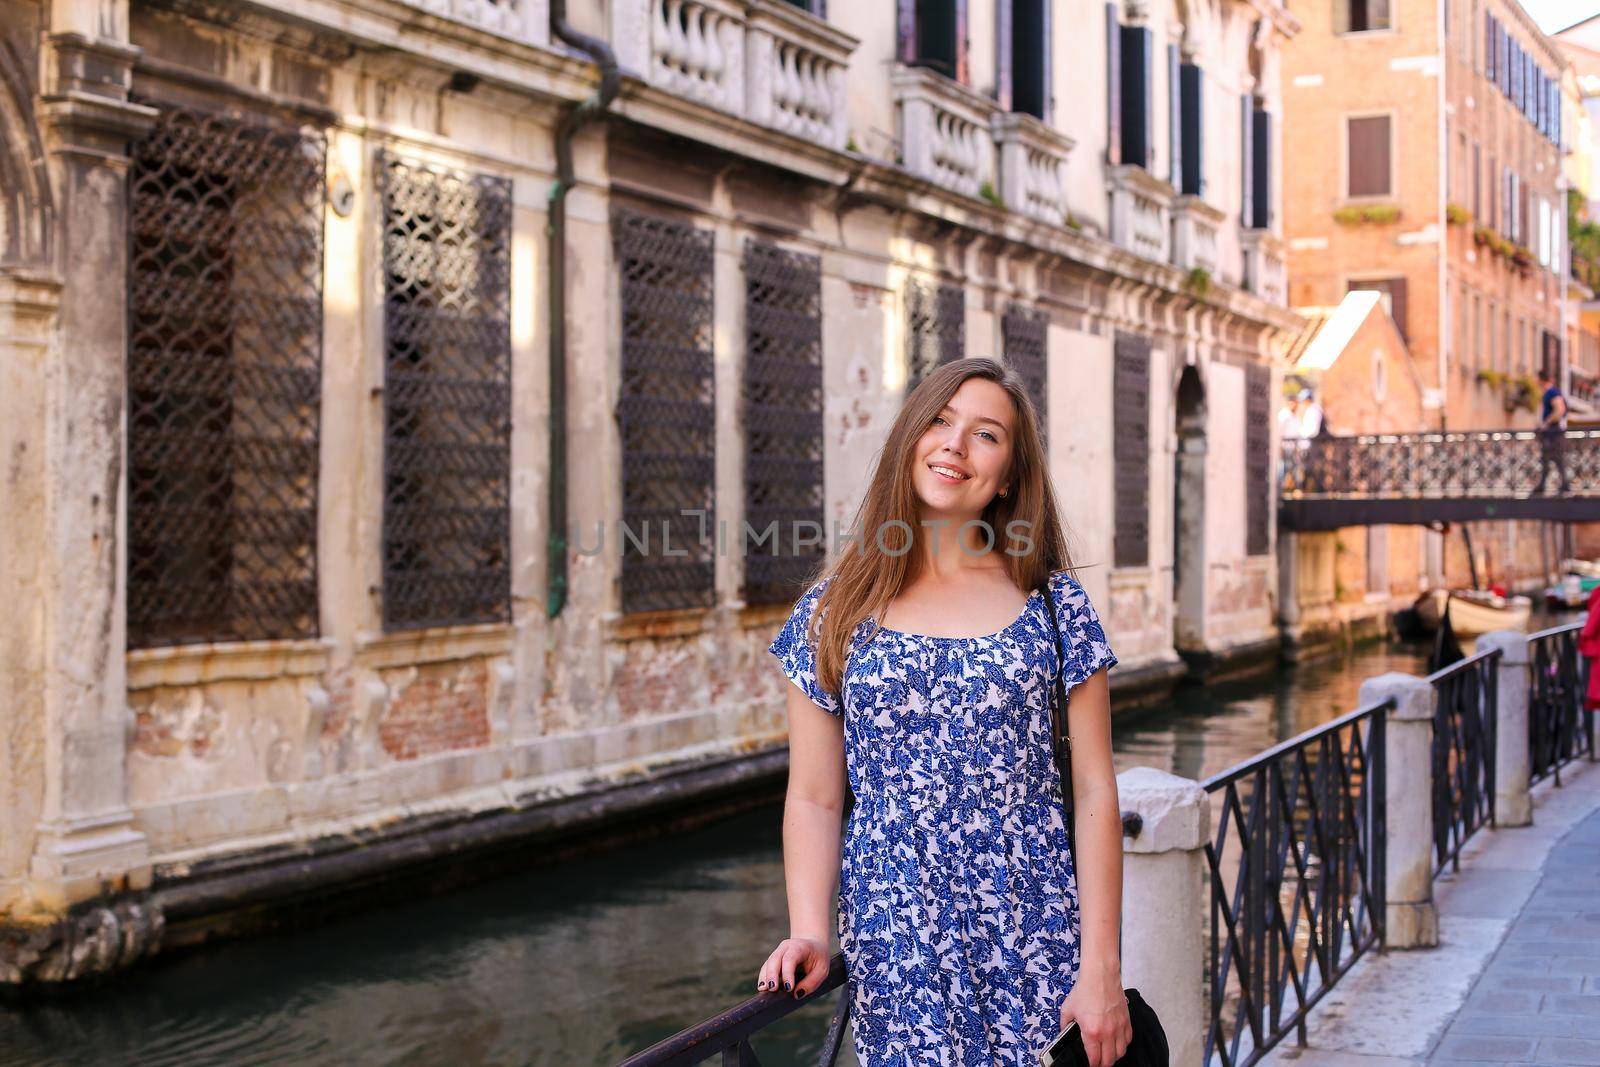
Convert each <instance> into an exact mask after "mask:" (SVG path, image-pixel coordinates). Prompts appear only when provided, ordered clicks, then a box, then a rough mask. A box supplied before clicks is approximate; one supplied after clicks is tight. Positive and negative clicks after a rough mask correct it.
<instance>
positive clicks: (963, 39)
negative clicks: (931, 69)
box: [955, 0, 972, 85]
mask: <svg viewBox="0 0 1600 1067" xmlns="http://www.w3.org/2000/svg"><path fill="white" fill-rule="evenodd" d="M955 23H956V27H955V33H956V81H958V82H960V83H961V84H962V85H971V84H972V80H971V71H970V70H969V69H968V65H967V45H968V43H969V42H968V41H967V0H955Z"/></svg>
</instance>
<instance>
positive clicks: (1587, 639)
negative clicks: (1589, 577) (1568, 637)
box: [1578, 585, 1600, 710]
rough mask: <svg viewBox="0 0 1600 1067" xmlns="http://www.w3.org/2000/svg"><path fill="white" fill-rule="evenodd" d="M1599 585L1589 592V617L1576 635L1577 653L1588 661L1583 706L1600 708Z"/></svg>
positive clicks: (1593, 708) (1594, 708) (1592, 708)
mask: <svg viewBox="0 0 1600 1067" xmlns="http://www.w3.org/2000/svg"><path fill="white" fill-rule="evenodd" d="M1597 608H1600V585H1597V586H1595V587H1594V589H1593V591H1592V592H1590V593H1589V617H1588V618H1587V619H1585V620H1584V623H1583V632H1582V633H1580V634H1579V635H1578V655H1580V656H1582V657H1583V658H1584V659H1586V660H1588V661H1589V688H1588V691H1587V692H1585V693H1584V700H1583V706H1584V707H1586V708H1589V709H1591V710H1600V668H1597V667H1596V665H1595V660H1597V659H1600V610H1596V609H1597Z"/></svg>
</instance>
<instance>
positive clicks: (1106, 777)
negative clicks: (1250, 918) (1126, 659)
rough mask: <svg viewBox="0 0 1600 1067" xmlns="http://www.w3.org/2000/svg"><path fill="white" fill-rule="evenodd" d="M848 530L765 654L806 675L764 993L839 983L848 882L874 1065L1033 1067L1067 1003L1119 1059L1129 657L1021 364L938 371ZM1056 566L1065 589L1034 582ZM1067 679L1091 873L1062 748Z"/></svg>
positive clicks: (1065, 1014)
mask: <svg viewBox="0 0 1600 1067" xmlns="http://www.w3.org/2000/svg"><path fill="white" fill-rule="evenodd" d="M974 520H981V521H974ZM853 533H854V534H855V535H856V536H857V538H858V539H857V540H856V541H854V542H847V543H846V546H845V547H844V548H842V549H841V550H840V551H839V552H838V554H836V555H835V556H834V558H833V559H832V560H831V561H830V562H829V564H828V565H827V566H826V568H825V569H824V570H823V572H822V576H821V577H820V579H819V580H818V581H817V582H816V583H815V584H813V585H812V586H811V587H810V588H808V589H807V591H806V592H805V594H804V595H803V596H801V598H800V600H799V601H798V602H797V603H796V604H795V607H794V611H793V612H792V614H791V615H790V616H789V619H788V621H787V623H786V624H785V625H784V627H783V629H782V630H781V631H780V632H779V634H778V636H777V638H776V639H775V640H774V641H773V642H772V645H771V647H770V648H769V651H770V652H772V653H773V654H774V655H775V656H777V657H778V660H779V661H780V663H781V664H782V666H783V670H784V673H785V674H787V675H788V676H789V678H790V679H792V680H793V681H794V683H795V687H794V688H793V689H792V690H791V691H790V693H789V702H788V713H789V751H790V765H789V787H788V795H787V799H786V802H785V807H784V818H783V849H784V873H785V881H786V883H787V890H788V902H789V925H790V936H789V937H788V938H786V939H785V940H784V941H782V942H781V943H780V944H779V945H778V947H777V948H775V949H774V950H773V951H772V954H771V956H769V957H768V959H767V961H766V963H765V964H764V965H763V966H762V967H761V971H760V974H759V975H758V977H757V980H756V981H757V988H758V989H762V990H769V991H774V992H777V993H780V994H781V995H790V994H792V995H793V996H796V997H801V996H805V995H807V994H809V993H811V992H813V991H814V990H815V989H816V987H817V986H818V985H819V984H820V983H821V982H822V980H823V978H824V977H825V976H826V974H827V970H828V957H829V937H828V932H829V931H828V927H829V922H828V917H829V911H830V909H831V907H832V904H833V900H834V890H835V887H836V884H837V888H838V890H839V897H838V899H839V917H838V932H839V943H840V948H841V949H842V951H843V952H844V955H845V960H846V965H847V972H848V974H849V976H850V981H851V984H852V989H853V993H852V996H853V999H852V1002H851V1019H852V1026H853V1027H854V1033H855V1045H856V1053H857V1057H858V1058H859V1059H860V1061H861V1064H862V1067H890V1065H893V1067H925V1065H934V1064H938V1065H944V1067H995V1065H1002V1064H1003V1065H1006V1067H1013V1065H1014V1067H1037V1064H1038V1063H1039V1053H1040V1052H1041V1051H1043V1050H1044V1049H1045V1048H1046V1047H1047V1046H1048V1045H1049V1043H1050V1041H1051V1040H1052V1039H1053V1038H1054V1037H1055V1035H1056V1034H1057V1033H1058V1032H1059V1031H1060V1029H1061V1028H1062V1027H1063V1026H1065V1025H1066V1024H1067V1023H1068V1022H1069V1021H1076V1022H1077V1024H1078V1026H1079V1027H1080V1029H1081V1031H1082V1034H1083V1038H1084V1045H1085V1047H1086V1049H1087V1051H1088V1053H1089V1062H1090V1064H1091V1065H1092V1067H1109V1065H1110V1064H1112V1063H1114V1062H1115V1061H1116V1060H1117V1059H1118V1058H1119V1057H1120V1056H1121V1055H1122V1053H1123V1052H1124V1051H1125V1050H1126V1048H1127V1046H1128V1043H1129V1041H1130V1040H1131V1038H1132V1027H1131V1024H1130V1022H1129V1018H1128V1008H1127V1003H1126V1000H1125V999H1124V996H1123V991H1122V976H1121V962H1120V958H1119V954H1118V928H1119V923H1120V918H1121V900H1122V830H1121V822H1120V818H1119V814H1118V807H1117V785H1116V778H1115V775H1114V773H1113V771H1112V766H1111V714H1110V703H1109V696H1108V690H1107V684H1106V677H1105V672H1106V670H1107V669H1108V668H1109V667H1110V666H1112V665H1113V664H1114V663H1115V662H1116V657H1115V656H1113V655H1112V653H1111V649H1110V648H1109V647H1108V646H1107V644H1106V640H1105V634H1104V632H1103V630H1102V629H1101V626H1100V623H1099V620H1098V618H1097V616H1096V615H1095V611H1094V608H1093V607H1092V606H1091V605H1090V603H1089V599H1088V597H1087V596H1086V595H1085V594H1084V591H1083V589H1082V588H1081V587H1080V586H1079V585H1078V583H1077V582H1076V581H1075V580H1074V579H1073V578H1072V577H1071V575H1070V574H1069V573H1068V569H1069V568H1070V566H1071V563H1070V561H1069V559H1068V557H1067V551H1066V547H1065V532H1064V530H1063V528H1062V526H1061V523H1060V520H1059V517H1058V515H1057V511H1056V500H1055V493H1054V491H1053V490H1052V488H1051V485H1050V479H1049V475H1048V471H1047V469H1046V464H1045V456H1044V450H1043V445H1042V444H1041V442H1040V437H1039V426H1038V418H1037V416H1036V414H1035V412H1034V409H1033V406H1032V403H1031V402H1030V401H1029V399H1028V396H1027V392H1026V389H1025V387H1024V385H1023V383H1022V382H1021V380H1020V379H1019V378H1018V377H1017V376H1016V375H1015V374H1014V373H1012V372H1011V371H1008V370H1007V369H1006V368H1005V367H1004V366H1003V365H1001V364H999V363H997V362H995V361H994V360H990V359H963V360H957V361H955V362H952V363H947V364H945V365H943V366H941V367H939V368H938V369H936V370H935V371H933V372H932V373H931V374H929V375H928V377H927V378H926V379H924V380H923V382H922V383H921V384H920V385H918V386H917V388H916V389H915V390H914V391H913V392H912V394H911V395H910V396H909V397H908V398H907V400H906V402H905V405H904V406H903V408H902V409H901V411H900V414H899V416H898V417H897V418H896V419H895V422H894V425H893V426H892V427H891V428H890V430H889V436H888V440H887V441H886V443H885V445H884V448H883V451H882V452H881V453H880V455H879V459H878V464H877V468H876V470H875V471H874V472H873V474H872V478H871V481H870V483H869V485H868V488H867V493H866V496H865V498H864V499H863V500H862V502H861V505H860V508H859V510H858V512H857V515H856V525H855V527H854V530H853ZM1047 576H1048V581H1049V591H1050V597H1049V603H1048V604H1046V603H1045V598H1044V597H1043V596H1042V595H1041V594H1040V593H1039V592H1038V590H1037V589H1036V588H1035V587H1036V586H1037V585H1038V584H1039V583H1040V582H1041V581H1042V580H1044V579H1045V578H1046V577H1047ZM1046 610H1051V611H1054V612H1055V613H1056V618H1057V621H1058V624H1059V626H1060V630H1061V647H1060V648H1054V647H1052V645H1053V641H1052V637H1051V631H1050V623H1049V620H1048V619H1047V618H1046V617H1045V615H1044V611H1046ZM813 624H815V625H813ZM1058 671H1065V681H1066V683H1067V685H1068V686H1069V687H1070V700H1069V707H1068V718H1067V729H1068V733H1069V735H1070V736H1071V737H1072V772H1073V794H1074V797H1073V800H1074V805H1075V814H1076V822H1075V827H1076V833H1077V849H1078V858H1079V861H1080V862H1081V863H1082V866H1083V870H1082V871H1081V872H1078V871H1074V870H1073V867H1072V860H1071V856H1070V853H1069V851H1068V847H1067V835H1066V823H1065V818H1064V816H1063V814H1062V805H1061V789H1060V783H1059V780H1058V778H1057V773H1056V768H1055V764H1054V761H1053V759H1052V755H1051V745H1050V707H1049V700H1050V692H1051V684H1052V679H1053V678H1054V677H1055V674H1056V672H1058ZM847 782H848V786H849V788H850V791H851V793H852V794H853V795H854V798H855V803H854V806H853V807H852V809H851V812H850V821H849V828H848V830H847V831H846V832H845V834H844V840H843V844H842V849H841V841H840V823H841V821H842V813H843V810H844V802H845V789H846V784H847ZM836 879H837V883H836Z"/></svg>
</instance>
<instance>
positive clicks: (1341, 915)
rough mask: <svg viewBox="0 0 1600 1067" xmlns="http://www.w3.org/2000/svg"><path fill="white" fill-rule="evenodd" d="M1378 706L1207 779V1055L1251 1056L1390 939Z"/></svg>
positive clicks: (1242, 1065)
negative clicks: (1211, 816)
mask: <svg viewBox="0 0 1600 1067" xmlns="http://www.w3.org/2000/svg"><path fill="white" fill-rule="evenodd" d="M1393 707H1394V703H1393V701H1384V702H1382V703H1379V704H1373V705H1371V706H1369V707H1364V708H1360V709H1358V710H1356V711H1353V712H1350V713H1349V714H1347V715H1345V716H1343V717H1341V718H1338V719H1335V720H1334V721H1332V722H1330V723H1327V724H1325V725H1323V726H1320V727H1318V728H1316V729H1314V730H1310V731H1308V732H1306V733H1303V734H1301V735H1300V736H1298V737H1295V738H1291V739H1290V740H1288V741H1285V742H1283V743H1282V744H1280V745H1277V746H1275V747H1273V748H1270V749H1268V750H1267V751H1265V752H1263V753H1261V755H1259V756H1257V757H1255V758H1254V759H1252V760H1250V761H1249V762H1247V763H1243V764H1241V765H1239V766H1237V767H1235V768H1233V769H1232V770H1228V771H1224V772H1223V773H1221V774H1219V775H1217V776H1216V777H1214V778H1211V779H1209V780H1208V781H1206V782H1205V783H1203V785H1204V788H1205V790H1206V792H1207V793H1208V794H1212V795H1213V804H1214V809H1213V810H1214V811H1218V812H1219V818H1218V819H1217V820H1216V831H1215V835H1214V838H1213V840H1211V841H1208V842H1207V843H1206V849H1205V851H1206V865H1207V869H1208V872H1209V879H1210V886H1211V888H1210V900H1211V905H1210V908H1211V923H1210V931H1209V935H1208V936H1209V948H1208V954H1207V967H1206V970H1207V983H1208V987H1209V991H1210V995H1209V998H1208V1010H1209V1023H1208V1026H1207V1030H1206V1042H1205V1062H1206V1063H1207V1064H1212V1063H1218V1064H1223V1065H1225V1067H1235V1065H1238V1067H1246V1065H1249V1064H1252V1063H1255V1062H1256V1061H1257V1060H1258V1059H1260V1058H1261V1056H1263V1055H1264V1054H1265V1053H1266V1052H1267V1051H1268V1050H1269V1049H1271V1048H1272V1047H1273V1046H1274V1045H1276V1044H1277V1043H1278V1042H1279V1041H1281V1040H1282V1039H1283V1038H1284V1037H1285V1036H1286V1035H1287V1034H1289V1032H1290V1031H1291V1030H1294V1031H1297V1032H1298V1033H1299V1036H1300V1039H1301V1040H1302V1041H1304V1039H1305V1019H1306V1015H1307V1013H1308V1012H1309V1011H1310V1010H1311V1008H1312V1006H1313V1005H1314V1004H1316V1003H1317V1001H1318V1000H1320V999H1321V998H1322V996H1323V995H1324V994H1325V993H1326V992H1327V991H1328V989H1329V988H1331V987H1332V985H1333V984H1334V982H1335V981H1337V980H1338V978H1339V976H1340V975H1342V974H1343V973H1344V972H1345V971H1346V970H1348V969H1349V967H1350V965H1351V964H1352V963H1354V962H1355V960H1356V959H1357V958H1358V957H1359V956H1361V954H1362V953H1364V952H1366V951H1367V950H1368V949H1370V948H1372V947H1373V946H1374V945H1379V944H1381V942H1382V940H1383V907H1384V897H1383V886H1384V849H1385V847H1386V835H1385V831H1384V817H1385V804H1384V734H1385V726H1384V724H1385V720H1386V717H1387V715H1388V712H1389V710H1390V709H1391V708H1393Z"/></svg>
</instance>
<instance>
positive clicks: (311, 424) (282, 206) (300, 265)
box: [127, 104, 326, 648]
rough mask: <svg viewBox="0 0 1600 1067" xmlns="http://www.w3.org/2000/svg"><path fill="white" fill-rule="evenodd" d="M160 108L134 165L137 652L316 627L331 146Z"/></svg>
mask: <svg viewBox="0 0 1600 1067" xmlns="http://www.w3.org/2000/svg"><path fill="white" fill-rule="evenodd" d="M158 106H159V107H160V116H159V118H158V119H157V120H156V123H155V125H154V126H153V127H152V128H151V129H150V131H149V132H148V133H147V134H145V136H144V137H142V138H141V139H140V140H138V141H137V142H135V143H134V145H133V147H132V153H131V155H132V163H131V166H130V169H129V174H128V193H129V195H128V200H129V210H128V276H127V277H128V280H127V284H128V363H127V388H128V410H127V422H128V538H127V558H128V592H127V598H128V631H127V632H128V638H127V640H128V646H129V647H130V648H148V647H154V646H162V645H180V644H193V643H197V642H206V641H243V640H265V639H281V638H303V637H311V636H315V635H316V633H317V624H318V620H317V559H316V549H317V456H318V431H319V403H320V400H321V395H322V388H321V370H322V203H323V170H324V158H325V155H326V142H325V140H324V138H323V135H322V134H321V133H320V132H316V131H309V130H305V129H298V128H293V127H288V126H284V125H270V124H266V123H257V122H244V121H239V120H236V119H232V118H225V117H223V116H221V115H216V114H210V113H206V112H201V111H195V110H190V109H187V108H181V107H173V106H167V105H165V104H159V105H158Z"/></svg>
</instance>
